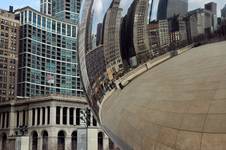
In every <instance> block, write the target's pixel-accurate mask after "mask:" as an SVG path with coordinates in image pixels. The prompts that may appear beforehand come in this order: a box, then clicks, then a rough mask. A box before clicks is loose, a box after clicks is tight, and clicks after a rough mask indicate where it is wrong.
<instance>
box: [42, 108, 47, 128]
mask: <svg viewBox="0 0 226 150" xmlns="http://www.w3.org/2000/svg"><path fill="white" fill-rule="evenodd" d="M45 120H46V110H45V108H42V124H43V125H44V124H45V123H46V122H45Z"/></svg>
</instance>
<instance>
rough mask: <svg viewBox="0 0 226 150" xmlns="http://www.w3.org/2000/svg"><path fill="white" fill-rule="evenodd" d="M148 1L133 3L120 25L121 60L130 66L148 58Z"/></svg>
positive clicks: (142, 0)
mask: <svg viewBox="0 0 226 150" xmlns="http://www.w3.org/2000/svg"><path fill="white" fill-rule="evenodd" d="M148 7H149V4H148V1H146V0H138V1H133V3H132V4H131V5H130V7H129V9H128V12H127V15H126V16H125V17H124V18H123V20H122V24H121V32H122V33H121V44H122V45H121V47H122V58H123V59H125V60H127V61H128V62H129V64H130V65H131V66H136V65H137V64H139V63H142V62H145V61H146V60H147V59H148V57H149V54H150V53H149V50H150V48H149V41H148V33H147V26H146V24H147V23H148V15H149V14H148Z"/></svg>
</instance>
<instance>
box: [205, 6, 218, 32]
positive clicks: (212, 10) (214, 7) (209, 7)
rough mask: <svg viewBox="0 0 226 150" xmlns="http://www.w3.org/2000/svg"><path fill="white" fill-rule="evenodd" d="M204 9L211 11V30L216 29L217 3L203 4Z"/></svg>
mask: <svg viewBox="0 0 226 150" xmlns="http://www.w3.org/2000/svg"><path fill="white" fill-rule="evenodd" d="M205 10H207V11H209V12H210V13H211V17H212V29H211V30H212V31H216V30H217V3H215V2H210V3H207V4H205Z"/></svg>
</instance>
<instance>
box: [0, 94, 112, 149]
mask: <svg viewBox="0 0 226 150" xmlns="http://www.w3.org/2000/svg"><path fill="white" fill-rule="evenodd" d="M87 108H88V105H87V103H86V100H85V98H78V97H62V96H53V95H52V96H48V97H35V98H29V99H18V100H17V101H14V102H11V103H1V104H0V150H82V149H84V150H108V149H115V147H114V144H113V142H111V140H110V139H109V138H108V137H107V136H106V135H105V134H104V132H103V131H102V130H101V129H100V128H99V126H98V124H97V121H96V120H95V118H94V116H93V114H92V113H91V112H90V110H89V109H87ZM87 114H88V115H87ZM86 116H88V117H87V118H89V119H87V120H88V121H87V125H88V128H87V127H86V123H85V121H84V120H86V119H85V118H86Z"/></svg>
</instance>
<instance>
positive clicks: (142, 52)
mask: <svg viewBox="0 0 226 150" xmlns="http://www.w3.org/2000/svg"><path fill="white" fill-rule="evenodd" d="M82 8H83V9H82V11H81V20H80V29H79V35H80V36H79V56H80V57H79V58H80V66H81V72H82V79H83V83H84V87H85V90H86V93H87V96H88V98H89V103H90V105H91V107H92V108H93V110H94V111H95V113H96V116H97V117H98V112H99V108H100V106H101V103H102V101H103V99H104V98H105V97H106V96H107V95H108V93H109V92H111V91H112V90H114V89H115V88H116V84H115V81H116V80H117V79H118V78H120V77H121V76H123V74H125V73H126V72H127V71H129V70H130V68H133V67H137V66H138V65H139V64H140V63H143V62H145V61H146V60H148V59H150V58H151V57H152V54H151V52H150V48H149V41H148V34H147V29H146V27H147V26H146V24H147V23H148V22H149V20H148V16H149V1H147V0H139V1H138V0H135V1H133V0H86V1H84V2H83V6H82Z"/></svg>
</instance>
